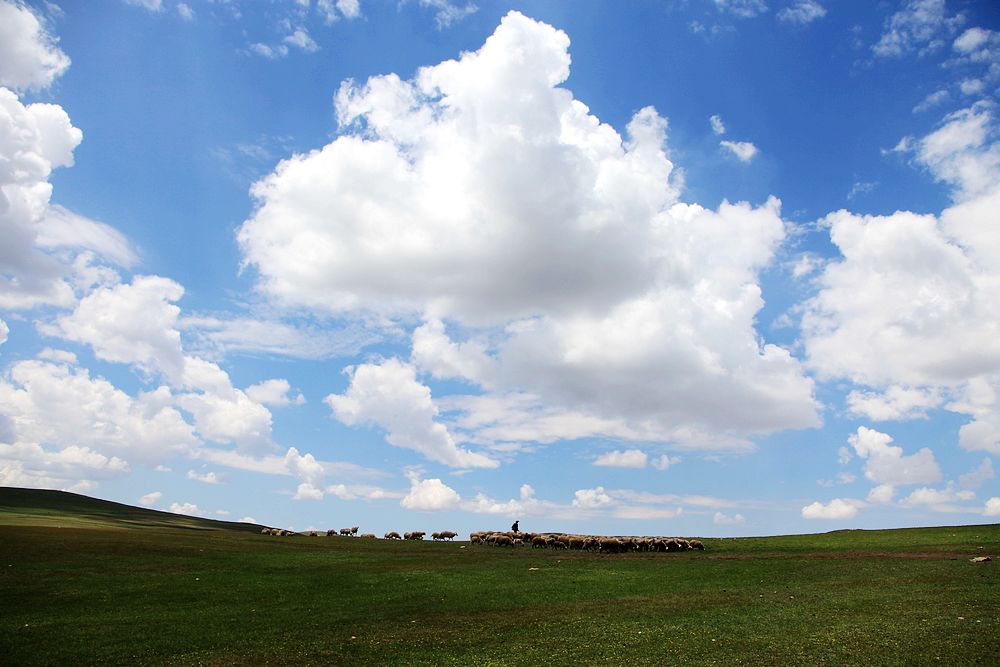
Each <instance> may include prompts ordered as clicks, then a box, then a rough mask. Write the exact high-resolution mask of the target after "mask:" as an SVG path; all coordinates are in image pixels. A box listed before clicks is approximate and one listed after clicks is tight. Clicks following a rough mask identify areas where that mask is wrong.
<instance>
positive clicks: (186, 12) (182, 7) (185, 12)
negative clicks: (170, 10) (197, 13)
mask: <svg viewBox="0 0 1000 667" xmlns="http://www.w3.org/2000/svg"><path fill="white" fill-rule="evenodd" d="M177 14H178V16H180V17H181V18H182V19H184V20H185V21H187V22H189V23H190V22H191V21H194V10H193V9H191V7H190V5H188V4H187V3H184V2H178V3H177Z"/></svg>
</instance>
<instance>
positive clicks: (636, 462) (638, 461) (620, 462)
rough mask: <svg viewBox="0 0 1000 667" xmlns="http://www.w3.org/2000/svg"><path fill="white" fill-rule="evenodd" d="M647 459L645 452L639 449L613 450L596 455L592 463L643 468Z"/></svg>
mask: <svg viewBox="0 0 1000 667" xmlns="http://www.w3.org/2000/svg"><path fill="white" fill-rule="evenodd" d="M647 460H648V457H647V456H646V452H644V451H642V450H639V449H626V450H625V451H618V450H615V451H613V452H608V453H606V454H602V455H600V456H598V457H597V458H596V459H594V465H595V466H605V467H609V468H645V467H646V462H647Z"/></svg>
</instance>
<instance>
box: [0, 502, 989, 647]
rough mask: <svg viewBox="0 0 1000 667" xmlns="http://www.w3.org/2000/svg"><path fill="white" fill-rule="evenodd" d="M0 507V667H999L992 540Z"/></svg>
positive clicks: (982, 534)
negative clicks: (580, 534) (662, 547)
mask: <svg viewBox="0 0 1000 667" xmlns="http://www.w3.org/2000/svg"><path fill="white" fill-rule="evenodd" d="M15 491H16V490H10V489H0V664H4V665H8V664H9V665H34V664H38V665H42V664H45V665H57V664H58V665H67V664H100V663H114V664H121V663H133V664H135V663H138V664H170V665H172V664H185V665H186V664H234V663H236V664H254V665H257V664H303V663H310V664H372V663H375V664H428V665H431V664H434V665H438V664H477V665H478V664H532V665H538V664H546V665H553V664H555V665H564V664H719V665H735V664H750V665H759V664H768V665H771V664H774V665H777V664H780V665H787V664H793V665H799V664H801V665H807V664H808V665H823V664H828V665H845V664H871V665H886V664H899V665H913V664H944V665H966V664H981V665H998V664H1000V572H998V570H997V568H998V567H1000V562H990V563H985V564H972V563H970V562H969V558H971V557H973V556H978V555H996V554H998V553H1000V526H996V525H989V526H966V527H945V528H921V529H907V530H887V531H839V532H835V533H827V534H822V535H802V536H787V537H771V538H746V539H707V540H705V543H706V546H707V549H706V551H705V552H683V553H663V554H628V555H613V556H611V555H596V554H585V553H577V552H565V551H563V552H556V551H543V550H532V549H530V548H521V549H503V548H495V547H485V546H474V545H470V544H468V543H467V542H458V541H456V542H454V543H432V542H430V541H427V542H395V543H392V542H385V541H382V540H377V541H376V540H362V539H351V538H339V537H331V538H327V537H306V536H297V537H284V538H273V537H266V536H261V535H259V534H255V533H252V532H247V531H245V530H244V531H236V530H224V529H216V530H212V529H210V528H211V527H212V524H213V523H215V524H216V526H215V527H216V528H224V527H227V526H232V525H233V524H222V523H221V522H218V523H217V522H210V521H206V522H205V523H204V524H199V525H198V528H199V529H192V527H191V526H190V525H188V524H187V519H186V518H178V520H179V521H181V524H180V526H170V525H169V522H168V523H167V525H166V526H164V525H163V523H155V522H154V521H153V518H150V522H145V523H144V522H143V521H144V520H143V519H142V516H145V515H142V516H140V515H137V514H135V512H140V513H141V512H145V510H138V509H137V508H128V509H127V510H125V509H123V510H122V512H123V513H124V515H123V516H122V517H116V516H115V513H114V512H109V511H106V510H108V507H107V506H103V505H102V506H101V507H103V509H104V510H105V514H104V516H103V519H101V520H98V519H94V518H93V517H94V515H93V512H94V511H96V510H95V508H94V507H92V506H91V507H90V511H91V512H92V513H91V514H88V515H86V516H87V517H90V518H88V519H87V522H89V523H87V522H85V525H84V524H81V523H77V522H76V521H74V520H71V519H79V517H77V516H76V515H75V514H74V513H73V510H72V509H71V506H73V505H74V503H78V502H79V501H75V500H74V501H73V502H69V501H68V500H66V498H65V497H64V496H65V495H67V494H64V495H59V494H58V493H57V492H43V495H44V494H48V506H47V508H43V509H44V511H43V510H42V509H39V510H37V512H35V513H34V514H33V513H32V512H31V511H29V510H30V509H31V508H26V507H23V504H24V502H26V501H25V496H24V495H23V493H22V497H20V499H14V500H12V499H11V496H12V495H15V494H14V492H15ZM76 498H79V497H76ZM35 499H36V500H37V498H35ZM29 500H30V498H29ZM70 500H72V499H70ZM93 502H95V503H98V504H99V503H102V502H103V501H93ZM18 503H21V505H22V506H19V505H18ZM85 504H86V503H85ZM60 507H62V509H60ZM118 507H121V508H126V507H127V506H118ZM60 513H62V514H60ZM26 516H40V517H41V518H40V519H39V523H40V524H41V525H30V524H31V521H29V520H28V519H26ZM147 518H149V517H147ZM154 518H155V517H154ZM102 520H103V521H104V522H105V524H103V525H102V524H101V521H102ZM157 520H158V521H160V522H163V521H166V519H164V518H163V517H159V518H158V519H157ZM60 525H62V526H64V527H62V528H60V527H57V526H60ZM236 525H237V526H238V525H239V524H236Z"/></svg>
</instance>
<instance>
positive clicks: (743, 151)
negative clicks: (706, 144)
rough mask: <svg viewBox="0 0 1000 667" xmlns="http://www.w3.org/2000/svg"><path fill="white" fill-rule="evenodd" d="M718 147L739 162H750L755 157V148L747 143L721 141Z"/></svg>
mask: <svg viewBox="0 0 1000 667" xmlns="http://www.w3.org/2000/svg"><path fill="white" fill-rule="evenodd" d="M719 145H720V146H722V147H723V148H725V149H726V150H727V151H729V152H730V153H732V154H733V155H735V156H736V157H737V159H739V161H740V162H750V160H752V159H753V158H754V156H755V155H757V147H756V146H754V145H753V143H751V142H749V141H728V140H726V139H723V140H722V141H720V142H719Z"/></svg>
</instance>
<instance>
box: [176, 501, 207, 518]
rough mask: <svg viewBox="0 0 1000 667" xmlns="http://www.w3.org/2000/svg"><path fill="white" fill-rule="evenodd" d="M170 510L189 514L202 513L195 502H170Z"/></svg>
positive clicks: (196, 514)
mask: <svg viewBox="0 0 1000 667" xmlns="http://www.w3.org/2000/svg"><path fill="white" fill-rule="evenodd" d="M170 511H171V512H173V513H174V514H187V515H188V516H198V515H200V514H201V510H199V509H198V506H197V505H195V504H194V503H170Z"/></svg>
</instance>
